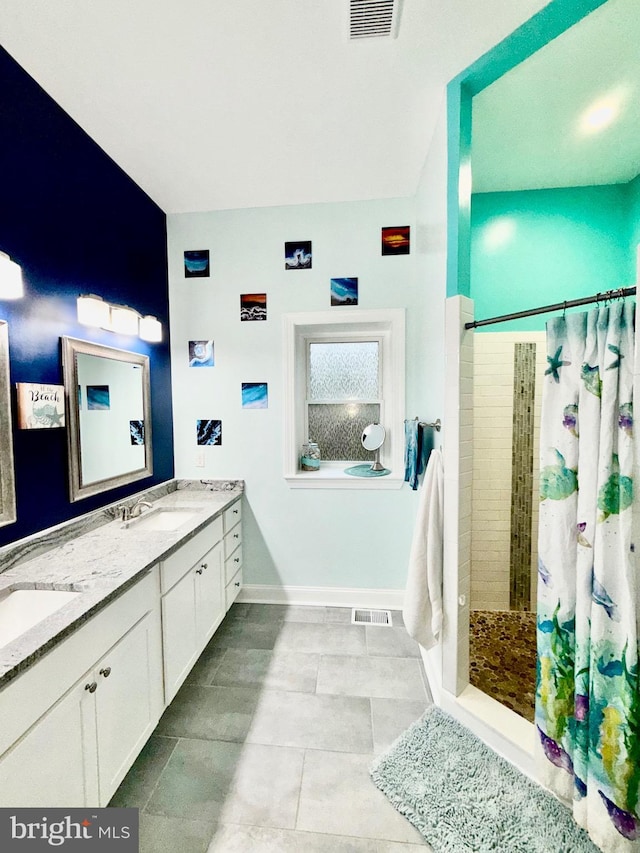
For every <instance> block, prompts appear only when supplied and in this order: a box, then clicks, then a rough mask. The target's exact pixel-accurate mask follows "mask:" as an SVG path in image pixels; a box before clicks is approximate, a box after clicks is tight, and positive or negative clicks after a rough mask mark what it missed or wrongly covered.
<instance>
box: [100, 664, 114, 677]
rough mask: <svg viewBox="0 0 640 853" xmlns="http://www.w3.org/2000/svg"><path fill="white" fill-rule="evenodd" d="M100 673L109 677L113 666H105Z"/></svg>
mask: <svg viewBox="0 0 640 853" xmlns="http://www.w3.org/2000/svg"><path fill="white" fill-rule="evenodd" d="M100 675H104V677H105V678H109V676H110V675H111V667H110V666H105V668H104V669H101V670H100Z"/></svg>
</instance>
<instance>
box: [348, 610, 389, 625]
mask: <svg viewBox="0 0 640 853" xmlns="http://www.w3.org/2000/svg"><path fill="white" fill-rule="evenodd" d="M351 624H352V625H389V626H391V625H392V622H391V611H390V610H361V609H360V608H358V607H354V608H353V609H352V610H351Z"/></svg>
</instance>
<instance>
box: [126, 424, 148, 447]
mask: <svg viewBox="0 0 640 853" xmlns="http://www.w3.org/2000/svg"><path fill="white" fill-rule="evenodd" d="M129 432H130V433H131V444H133V445H141V444H144V421H129Z"/></svg>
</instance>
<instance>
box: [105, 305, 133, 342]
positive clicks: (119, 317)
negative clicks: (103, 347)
mask: <svg viewBox="0 0 640 853" xmlns="http://www.w3.org/2000/svg"><path fill="white" fill-rule="evenodd" d="M139 320H140V315H139V314H138V312H137V311H134V310H133V308H129V307H128V306H127V305H112V306H111V322H110V324H109V329H110V331H112V332H115V333H116V334H117V335H137V334H138V322H139Z"/></svg>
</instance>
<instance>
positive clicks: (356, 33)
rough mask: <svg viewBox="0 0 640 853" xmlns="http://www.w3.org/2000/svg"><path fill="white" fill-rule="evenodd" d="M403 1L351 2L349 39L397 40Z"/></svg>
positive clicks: (366, 0)
mask: <svg viewBox="0 0 640 853" xmlns="http://www.w3.org/2000/svg"><path fill="white" fill-rule="evenodd" d="M400 2H401V0H349V38H350V39H365V38H395V37H396V34H397V31H398V17H399V11H400V10H399V6H400Z"/></svg>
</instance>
